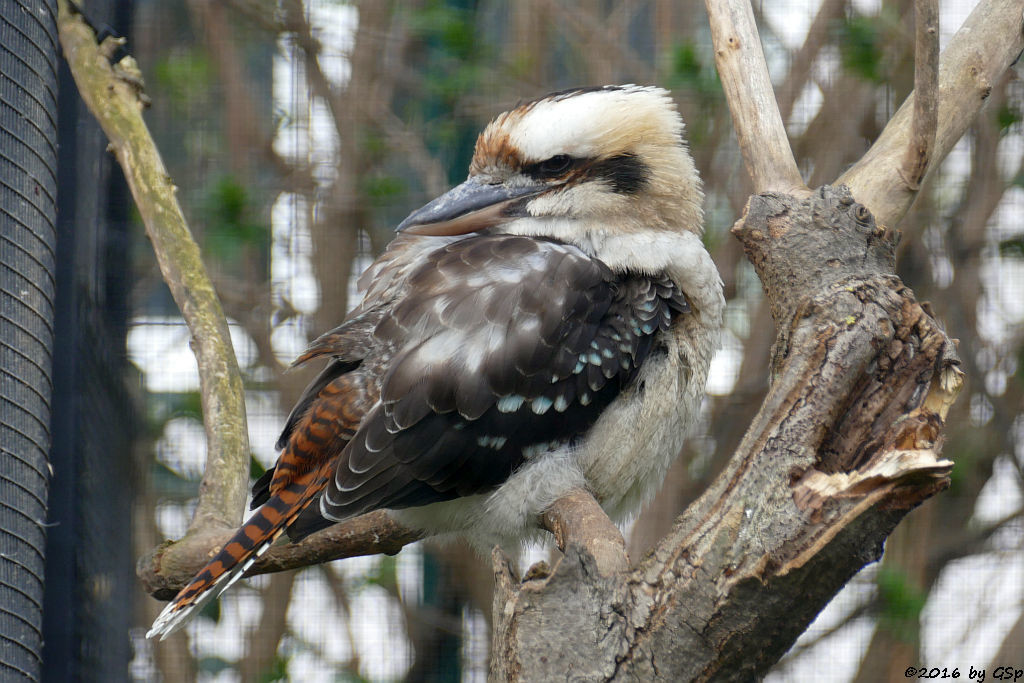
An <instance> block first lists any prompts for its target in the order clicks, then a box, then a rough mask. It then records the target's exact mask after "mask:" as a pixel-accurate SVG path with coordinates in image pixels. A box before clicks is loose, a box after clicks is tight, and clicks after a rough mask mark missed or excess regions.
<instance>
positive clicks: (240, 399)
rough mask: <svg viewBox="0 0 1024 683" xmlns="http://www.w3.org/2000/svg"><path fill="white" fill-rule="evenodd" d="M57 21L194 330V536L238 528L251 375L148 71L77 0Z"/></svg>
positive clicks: (65, 5)
mask: <svg viewBox="0 0 1024 683" xmlns="http://www.w3.org/2000/svg"><path fill="white" fill-rule="evenodd" d="M57 27H58V31H59V35H60V42H61V46H62V47H63V49H64V56H65V59H66V60H67V62H68V65H69V66H70V68H71V73H72V75H73V76H74V79H75V84H76V85H77V86H78V90H79V93H80V94H81V96H82V100H83V101H84V102H85V105H86V106H87V107H88V108H89V111H90V112H92V114H93V116H95V117H96V120H97V121H98V122H99V124H100V126H101V127H102V128H103V132H104V133H106V135H107V138H108V139H109V140H110V147H109V149H110V151H111V152H113V153H114V156H115V157H116V158H117V161H118V163H119V164H120V165H121V169H122V170H123V171H124V176H125V179H126V180H127V181H128V186H129V188H131V192H132V196H133V197H134V198H135V204H136V206H137V207H138V209H139V213H140V214H141V216H142V220H143V222H144V223H145V226H146V234H147V235H148V236H149V239H150V241H151V242H152V243H153V250H154V251H155V252H156V258H157V262H158V263H159V264H160V271H161V273H162V274H163V278H164V280H165V281H166V282H167V285H168V287H170V290H171V294H172V295H173V296H174V301H175V302H176V303H177V305H178V308H179V309H181V314H182V316H183V317H184V318H185V322H186V324H187V325H188V328H189V331H190V333H191V335H192V342H191V345H192V350H193V352H194V353H195V356H196V362H197V364H198V366H199V387H200V394H201V399H202V407H203V421H204V424H205V427H206V443H207V462H206V473H205V475H204V476H203V480H202V483H201V484H200V488H199V504H198V506H197V507H196V512H195V515H194V516H193V518H192V523H191V525H190V526H189V531H188V534H187V535H186V538H190V537H193V536H195V535H196V534H197V533H198V532H200V531H202V530H208V529H211V528H214V527H235V526H237V524H238V522H239V520H240V519H241V514H242V510H243V508H244V507H245V495H246V485H247V483H248V475H249V457H250V454H249V438H248V431H247V428H246V420H245V401H244V391H243V386H242V377H241V373H240V372H239V370H238V362H237V361H236V360H235V352H234V349H233V348H232V346H231V337H230V336H229V333H228V324H227V320H226V319H225V317H224V312H223V310H222V309H221V305H220V301H219V300H218V299H217V294H216V292H215V291H214V289H213V284H212V283H211V282H210V278H209V276H208V275H207V273H206V268H205V267H204V266H203V262H202V259H201V258H200V254H199V247H198V246H197V245H196V243H195V241H194V240H193V239H192V234H191V232H190V231H189V229H188V225H187V223H186V221H185V216H184V215H183V214H182V212H181V206H180V205H179V204H178V200H177V197H176V191H177V188H175V186H174V184H173V183H172V182H171V178H170V176H169V175H168V174H167V169H166V168H165V167H164V164H163V161H162V160H161V158H160V154H159V152H158V151H157V148H156V145H155V143H154V142H153V138H152V136H151V135H150V133H149V129H148V128H147V127H146V123H145V121H144V120H143V118H142V110H143V108H144V106H145V95H144V94H143V92H142V78H141V74H140V72H139V70H138V67H137V65H136V64H135V61H134V60H133V59H132V58H131V57H125V58H124V59H122V60H121V61H119V62H118V63H117V64H111V62H110V59H109V55H110V54H111V52H112V48H113V47H116V45H117V41H118V39H116V38H107V39H106V40H105V41H104V42H103V44H102V45H98V44H97V43H96V34H95V32H94V31H93V30H92V28H91V27H90V26H89V25H88V24H87V23H86V22H85V20H84V18H83V17H82V15H81V14H80V13H79V12H78V11H77V8H76V7H74V6H73V5H72V4H71V3H70V2H69V1H68V0H58V15H57ZM165 552H166V551H165Z"/></svg>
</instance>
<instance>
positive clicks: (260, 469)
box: [249, 455, 267, 479]
mask: <svg viewBox="0 0 1024 683" xmlns="http://www.w3.org/2000/svg"><path fill="white" fill-rule="evenodd" d="M266 473H267V468H266V467H264V466H263V465H262V464H261V463H260V461H259V460H257V459H256V456H255V455H250V456H249V476H250V477H251V478H252V479H259V478H260V477H262V476H263V475H264V474H266Z"/></svg>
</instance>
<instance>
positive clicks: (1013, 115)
mask: <svg viewBox="0 0 1024 683" xmlns="http://www.w3.org/2000/svg"><path fill="white" fill-rule="evenodd" d="M1020 121H1021V113H1020V109H1018V108H1017V107H1015V106H1013V105H1012V104H1010V103H1007V104H1004V105H1003V106H1002V107H1000V108H999V111H997V112H996V122H997V123H998V124H999V132H1000V133H1001V134H1003V135H1005V134H1006V133H1008V132H1009V129H1010V127H1012V126H1014V125H1016V124H1018V123H1020Z"/></svg>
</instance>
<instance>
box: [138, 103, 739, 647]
mask: <svg viewBox="0 0 1024 683" xmlns="http://www.w3.org/2000/svg"><path fill="white" fill-rule="evenodd" d="M702 199H703V195H702V193H701V187H700V180H699V178H698V176H697V173H696V170H695V168H694V165H693V160H692V159H691V157H690V154H689V152H688V151H687V147H686V142H685V140H684V137H683V122H682V120H681V118H680V116H679V114H678V113H677V111H676V108H675V106H674V104H673V102H672V99H671V98H670V97H669V94H668V93H667V92H665V91H664V90H662V89H660V88H655V87H640V86H634V85H626V86H606V87H599V88H586V89H578V90H569V91H565V92H559V93H554V94H552V95H548V96H546V97H542V98H540V99H538V100H534V101H532V102H528V103H526V104H523V105H520V106H518V107H517V108H515V109H513V110H511V111H509V112H506V113H504V114H501V115H500V116H498V117H497V118H495V119H494V120H493V121H492V122H491V123H490V124H489V125H488V126H487V128H486V129H485V130H484V131H483V133H482V134H481V135H480V137H479V139H478V140H477V143H476V150H475V153H474V155H473V161H472V163H471V165H470V169H469V177H468V178H467V180H466V182H464V183H462V184H461V185H459V186H458V187H455V188H454V189H452V190H450V191H449V192H447V193H446V194H444V195H442V196H441V197H438V198H437V199H435V200H433V201H432V202H430V203H428V204H427V205H426V206H424V207H423V208H421V209H419V210H417V211H414V212H413V213H412V214H411V215H410V216H409V217H408V218H406V219H405V220H404V221H403V222H402V224H401V225H399V226H398V236H397V237H396V238H395V240H394V241H393V242H391V244H390V245H389V246H388V248H387V250H386V251H385V252H384V253H383V254H382V255H381V257H380V258H378V259H377V260H376V261H375V262H374V263H373V265H371V266H370V268H369V269H368V270H367V271H366V273H365V274H363V276H362V279H361V280H360V286H361V288H362V290H363V292H364V295H363V299H362V301H361V302H360V304H359V305H358V306H357V307H356V308H355V309H354V310H353V311H352V312H351V313H350V314H349V315H348V317H347V318H346V319H345V321H344V322H343V323H342V324H341V325H340V326H339V327H337V328H335V329H333V330H331V331H330V332H327V333H326V334H324V335H323V336H321V337H320V338H319V339H317V340H316V341H315V342H313V344H312V346H311V347H310V348H309V350H308V351H306V353H305V354H303V355H302V356H301V357H300V358H299V359H298V361H297V362H300V363H301V362H305V361H308V360H310V359H312V358H318V357H321V356H323V357H326V358H328V359H329V360H328V363H327V366H326V367H325V368H324V370H323V371H322V372H321V373H320V375H319V376H318V377H317V378H316V379H315V380H314V381H313V382H312V383H311V384H310V385H309V387H308V388H307V389H306V391H305V393H304V394H303V396H302V398H301V399H299V402H298V404H297V405H296V406H295V409H294V410H293V411H292V413H291V415H290V416H289V418H288V420H287V424H286V425H285V427H284V432H283V433H282V435H281V438H280V441H279V442H278V447H279V448H281V449H282V453H281V456H280V458H279V459H278V461H277V465H276V467H275V468H274V469H273V470H271V471H269V472H268V473H267V475H266V476H264V477H262V478H261V479H260V480H259V481H257V482H256V484H255V485H254V487H253V501H252V505H253V507H255V508H258V509H257V510H256V512H255V513H254V514H253V516H252V517H251V518H250V519H249V521H248V522H246V524H245V525H244V526H243V527H242V528H241V529H240V530H239V531H238V533H237V534H236V535H235V537H234V538H233V539H232V540H231V541H230V542H229V543H228V544H227V545H226V546H225V547H224V548H223V549H222V550H221V551H220V552H219V553H218V554H217V555H216V556H215V557H214V558H213V560H212V561H211V562H210V563H209V564H208V565H207V566H206V567H205V568H204V569H203V570H202V571H200V572H199V573H198V574H197V575H196V577H195V578H194V579H193V580H192V582H191V583H190V584H189V585H188V586H186V587H185V588H184V589H183V590H182V591H181V593H179V594H178V596H177V597H176V598H175V599H174V601H173V602H172V603H171V604H170V605H168V606H167V608H166V609H165V610H164V612H163V613H162V614H161V615H160V617H159V618H158V619H157V620H156V623H155V624H154V625H153V629H152V630H151V631H150V632H149V635H150V636H153V635H161V636H165V635H167V634H168V633H170V632H172V631H174V630H175V629H177V628H178V627H179V626H180V625H181V624H182V623H183V621H184V620H185V619H186V618H187V617H188V616H189V614H190V613H192V612H194V611H195V610H196V608H197V607H198V606H200V605H201V604H203V603H204V602H206V601H207V600H209V599H210V598H212V597H213V596H215V595H217V594H219V593H220V591H222V590H223V589H224V588H226V587H227V586H228V585H229V584H230V583H231V582H232V581H234V580H235V579H237V578H238V577H239V576H241V574H242V572H243V571H244V570H245V569H246V568H247V567H248V566H250V565H251V563H252V562H253V561H254V559H255V557H256V556H257V555H258V554H259V553H261V552H262V551H264V550H265V549H266V548H268V547H269V545H270V544H271V543H272V542H273V541H274V540H275V539H276V538H277V537H278V536H279V535H280V534H281V533H282V532H283V531H285V530H287V531H288V534H289V536H290V537H291V539H292V540H299V539H301V538H304V537H305V536H307V535H308V534H310V533H312V532H314V531H316V530H318V529H322V528H324V527H326V526H329V525H330V524H333V523H335V522H338V521H342V520H345V519H348V518H350V517H353V516H355V515H359V514H362V513H365V512H369V511H371V510H376V509H380V508H386V509H389V510H393V511H394V515H395V516H396V517H397V518H398V520H399V521H400V522H402V523H403V524H405V525H407V526H409V527H411V528H416V529H423V530H425V531H426V532H427V533H430V534H459V535H462V536H464V537H466V538H467V539H468V540H469V541H470V542H471V543H472V544H473V545H475V546H476V547H477V548H480V549H484V550H489V549H490V548H491V547H492V546H493V545H495V544H500V545H505V546H506V547H508V546H509V544H515V543H518V542H520V541H521V540H522V539H523V538H524V537H528V536H530V535H531V534H533V533H534V532H535V531H536V530H537V528H538V519H539V516H540V515H541V513H542V512H543V511H544V510H545V508H546V507H547V506H549V505H550V504H551V503H552V502H554V501H555V500H556V499H557V498H558V497H559V496H561V495H563V494H565V493H567V492H568V491H569V490H571V489H573V488H575V487H582V488H584V489H586V490H587V491H589V492H590V493H592V494H593V495H594V497H595V498H596V499H597V501H598V502H600V504H601V505H602V506H603V508H604V509H605V511H606V512H607V513H608V514H609V516H611V517H612V518H613V519H622V518H623V517H626V516H628V515H631V514H633V513H635V512H636V511H637V509H638V507H639V506H640V505H641V504H642V503H644V502H645V501H646V500H647V499H649V498H650V497H651V496H652V495H653V494H654V492H655V491H656V490H657V488H658V486H659V485H660V484H661V482H662V480H663V478H664V475H665V471H666V469H667V468H668V466H669V464H670V463H671V461H672V460H673V458H675V456H676V455H677V454H678V453H679V452H680V450H681V447H682V443H683V438H684V436H685V434H686V432H687V429H688V428H689V427H690V425H691V423H692V422H693V421H694V418H695V417H696V416H697V414H698V411H699V407H700V402H701V398H702V396H703V392H704V384H705V380H706V378H707V373H708V366H709V363H710V361H711V356H712V353H713V352H714V350H715V348H716V346H717V343H718V334H719V328H720V327H721V323H722V311H723V306H724V299H723V296H722V283H721V279H720V278H719V275H718V271H717V270H716V269H715V265H714V263H713V262H712V260H711V257H710V256H709V255H708V253H707V251H706V250H705V249H704V246H703V244H702V243H701V224H702V220H701V202H702Z"/></svg>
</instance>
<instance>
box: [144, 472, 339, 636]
mask: <svg viewBox="0 0 1024 683" xmlns="http://www.w3.org/2000/svg"><path fill="white" fill-rule="evenodd" d="M332 471H333V462H327V463H324V464H323V465H322V466H321V467H320V468H319V469H316V470H313V471H310V472H306V473H303V474H301V475H299V476H296V477H294V478H292V479H291V481H289V482H287V483H286V484H284V485H283V486H281V487H279V488H276V490H275V491H274V495H272V496H271V497H270V498H269V499H268V500H267V502H266V503H264V504H263V505H262V506H260V507H259V509H257V510H256V512H254V513H253V515H252V517H250V518H249V520H248V521H247V522H246V523H245V524H244V525H243V526H242V528H240V529H239V530H238V531H237V532H236V533H235V535H234V536H232V537H231V540H229V541H228V542H227V543H226V544H225V545H224V547H223V548H221V549H220V551H219V552H218V553H217V554H216V555H215V556H214V557H213V559H212V560H210V562H209V563H207V565H206V566H205V567H203V569H201V570H200V571H199V573H198V574H196V575H195V577H193V579H192V581H190V582H189V584H188V585H187V586H185V587H184V588H183V589H181V592H179V593H178V595H177V596H175V598H174V600H172V601H171V602H170V604H168V605H167V607H165V608H164V610H163V611H162V612H161V613H160V616H159V617H157V619H156V621H154V622H153V628H151V629H150V630H149V632H148V633H147V634H146V637H147V638H152V637H154V636H160V640H163V639H164V638H166V637H167V636H169V635H170V634H171V633H174V632H175V631H177V630H178V629H179V628H181V627H182V626H184V624H185V623H186V622H187V621H188V620H189V619H191V618H192V616H193V615H195V614H196V613H197V612H198V611H199V610H200V609H202V607H203V606H204V605H205V604H206V603H208V602H210V601H211V600H213V599H214V598H215V597H217V596H218V595H220V594H221V593H223V592H224V591H225V590H227V588H228V587H229V586H230V585H231V584H233V583H234V582H235V581H237V580H238V579H240V578H242V575H243V574H244V573H245V572H246V570H248V569H249V567H251V566H252V565H253V563H254V562H256V560H257V558H259V556H260V555H262V554H263V553H265V552H266V551H267V549H268V548H270V546H271V544H273V542H274V541H275V540H277V538H278V537H279V536H280V535H281V534H282V533H283V532H284V531H285V529H287V527H288V525H289V524H291V523H292V522H293V521H295V519H296V518H297V517H298V516H299V514H300V513H301V512H302V511H303V510H305V509H306V508H307V507H309V505H310V503H312V502H313V501H314V500H316V499H317V494H319V493H320V492H321V491H322V490H323V489H324V487H325V486H326V485H327V482H328V480H329V479H330V477H331V473H332Z"/></svg>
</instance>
